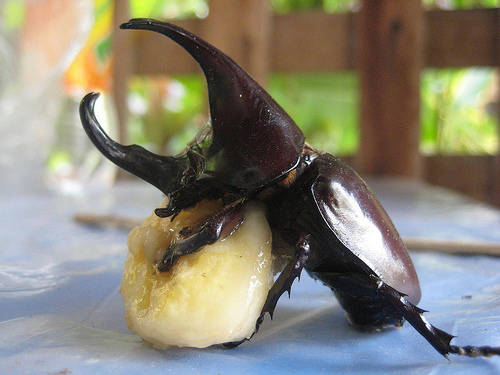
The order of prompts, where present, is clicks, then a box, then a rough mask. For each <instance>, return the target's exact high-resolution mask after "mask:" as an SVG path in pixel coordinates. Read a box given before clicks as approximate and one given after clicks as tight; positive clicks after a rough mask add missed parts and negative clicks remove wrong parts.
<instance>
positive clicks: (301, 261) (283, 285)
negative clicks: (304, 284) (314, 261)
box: [223, 235, 310, 348]
mask: <svg viewBox="0 0 500 375" xmlns="http://www.w3.org/2000/svg"><path fill="white" fill-rule="evenodd" d="M296 247H297V250H296V253H295V258H293V259H292V260H290V262H289V263H288V264H287V266H286V267H285V269H284V270H283V271H282V272H281V273H280V275H279V276H278V278H277V279H276V281H275V282H274V284H273V286H272V287H271V289H270V290H269V293H268V294H267V299H266V302H265V303H264V307H263V308H262V311H261V313H260V316H259V318H258V319H257V322H256V324H255V331H254V333H253V334H252V336H251V337H250V338H252V337H253V335H255V334H256V333H257V332H258V330H259V327H260V325H261V324H262V322H263V321H264V317H265V315H266V313H269V315H270V317H271V319H272V318H273V313H274V309H275V307H276V304H277V303H278V300H279V298H280V297H281V295H282V294H283V293H285V292H288V296H290V290H291V288H292V284H293V282H294V280H295V279H296V278H300V273H301V272H302V269H303V268H304V266H305V264H306V262H307V259H308V257H309V248H310V246H309V241H308V239H307V236H304V235H303V236H301V237H300V239H299V241H298V242H297V244H296ZM246 340H249V339H243V340H240V341H234V342H227V343H224V344H223V345H224V346H225V347H226V348H234V347H236V346H238V345H240V344H241V343H243V342H244V341H246Z"/></svg>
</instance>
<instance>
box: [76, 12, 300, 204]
mask: <svg viewBox="0 0 500 375" xmlns="http://www.w3.org/2000/svg"><path fill="white" fill-rule="evenodd" d="M121 28H122V29H140V30H151V31H155V32H158V33H160V34H163V35H165V36H167V37H169V38H170V39H172V40H173V41H175V42H176V43H178V44H179V45H181V46H182V47H183V48H184V49H185V50H186V51H187V52H188V53H189V54H190V55H191V56H192V57H193V58H194V59H195V60H196V61H197V62H198V64H199V65H200V67H201V69H202V70H203V72H204V74H205V77H206V80H207V87H208V98H209V105H210V117H211V125H212V137H211V142H210V145H209V147H207V148H206V149H204V150H203V152H202V154H203V157H204V158H206V159H207V160H205V161H208V164H207V165H209V166H211V168H212V170H210V173H211V174H212V175H215V176H216V177H217V178H218V179H220V182H221V183H222V184H225V185H228V186H233V187H236V188H238V189H242V190H248V191H252V190H255V189H258V188H260V187H263V186H266V185H269V184H270V183H272V182H274V181H277V180H279V179H281V178H283V177H284V176H285V175H287V174H288V173H289V172H290V171H292V170H293V169H295V168H296V167H297V165H298V164H299V161H300V158H301V154H302V149H303V146H304V135H303V134H302V132H301V131H300V129H299V128H298V127H297V125H296V124H295V123H294V122H293V120H292V119H291V118H290V117H289V116H288V114H287V113H286V112H285V111H284V110H283V109H282V108H281V107H280V106H279V105H278V104H277V103H276V102H275V101H274V100H273V99H272V98H271V96H270V95H269V94H268V93H267V92H266V91H265V90H264V89H263V88H262V87H261V86H260V85H259V84H258V83H257V82H255V80H254V79H252V78H251V77H250V76H249V75H248V74H247V73H246V72H245V71H244V70H243V69H242V68H241V67H239V66H238V65H237V64H236V63H235V62H234V61H233V60H232V59H231V58H229V57H228V56H226V55H225V54H224V53H223V52H221V51H219V50H218V49H217V48H215V47H214V46H212V45H210V44H209V43H207V42H205V41H204V40H202V39H200V38H199V37H197V36H196V35H194V34H192V33H190V32H188V31H186V30H184V29H182V28H180V27H178V26H175V25H172V24H169V23H164V22H159V21H154V20H150V19H132V20H130V21H129V22H127V23H124V24H123V25H121ZM94 101H95V94H89V95H87V97H85V98H84V99H83V101H82V104H81V107H80V115H81V118H82V123H83V126H84V128H85V129H86V131H87V134H88V135H89V137H90V139H91V140H92V141H93V142H94V143H95V144H96V146H97V147H98V148H99V150H100V151H101V152H103V153H104V155H105V156H106V157H108V158H109V159H111V160H112V161H113V162H115V163H116V164H117V165H119V166H120V167H122V168H124V169H126V170H128V171H129V172H131V173H133V174H135V175H137V176H139V177H141V178H143V179H144V180H146V181H148V182H150V183H152V184H153V185H155V186H156V187H158V188H159V189H160V190H162V191H163V192H164V193H165V194H167V195H168V194H170V193H172V192H173V191H175V190H178V189H179V188H181V187H182V176H185V175H186V173H187V174H189V171H191V172H192V171H193V170H194V169H196V168H193V166H192V165H191V164H192V162H193V161H192V158H189V157H186V156H185V155H186V154H184V156H179V157H166V156H159V155H155V154H152V153H150V152H148V151H146V150H144V149H142V148H140V147H138V146H122V145H119V144H117V143H116V142H113V141H111V140H110V139H109V137H107V136H106V134H105V133H104V132H103V131H102V129H101V128H100V127H99V125H98V123H97V121H96V119H95V116H94V115H93V111H92V108H93V102H94ZM201 164H203V165H205V164H206V163H205V162H203V163H201ZM205 172H207V171H205ZM196 173H197V174H198V175H199V174H201V173H203V170H200V169H199V168H198V170H197V171H196ZM158 174H160V175H158Z"/></svg>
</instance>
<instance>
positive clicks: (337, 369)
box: [0, 180, 500, 375]
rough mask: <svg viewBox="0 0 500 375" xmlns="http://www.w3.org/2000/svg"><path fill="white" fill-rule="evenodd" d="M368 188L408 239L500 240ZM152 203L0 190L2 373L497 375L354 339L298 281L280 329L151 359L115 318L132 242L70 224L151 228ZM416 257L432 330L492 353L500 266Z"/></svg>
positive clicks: (326, 302) (408, 341)
mask: <svg viewBox="0 0 500 375" xmlns="http://www.w3.org/2000/svg"><path fill="white" fill-rule="evenodd" d="M371 186H372V188H373V189H374V190H375V192H376V193H377V195H378V196H379V198H380V200H381V201H382V203H383V204H384V206H385V207H386V209H387V210H388V212H389V214H390V215H391V216H392V218H393V220H394V221H395V224H396V226H397V227H398V229H399V230H400V232H401V234H402V235H407V236H413V237H415V236H425V237H433V238H443V239H455V240H456V239H464V240H482V241H500V212H499V211H498V210H494V209H492V208H489V207H487V206H484V205H481V204H478V203H475V202H472V201H469V200H466V199H464V198H462V197H460V196H458V195H456V194H453V193H450V192H448V191H446V190H442V189H438V188H434V187H429V186H426V185H423V184H415V183H409V182H404V181H397V180H395V181H387V180H382V181H373V182H371ZM14 193H15V194H14ZM160 201H161V195H160V194H159V193H158V192H157V191H155V190H153V189H152V188H150V187H148V186H146V185H144V184H142V183H122V184H119V185H117V186H115V187H114V188H112V189H111V190H109V191H101V192H94V193H88V194H86V195H84V196H80V197H78V198H75V197H61V196H57V195H55V194H52V193H49V192H45V191H42V190H39V191H25V192H22V189H18V188H16V189H15V190H14V189H13V188H12V187H8V186H6V185H4V186H2V187H0V204H1V211H0V226H1V228H2V229H1V238H2V246H1V250H0V374H140V373H148V374H233V373H238V374H258V373H265V374H290V373H311V374H332V373H342V374H359V373H364V374H400V373H404V374H455V375H456V374H474V373H481V374H499V373H500V358H499V357H497V358H487V359H484V358H465V357H464V358H463V357H457V356H450V359H451V360H450V361H447V360H446V359H444V358H443V357H442V356H440V355H439V354H438V353H437V352H436V351H435V350H434V349H433V348H432V347H431V346H430V345H429V344H428V343H427V342H426V341H425V340H424V339H423V338H422V337H421V336H420V335H419V334H418V333H416V331H415V330H414V329H413V328H412V327H411V326H410V325H408V324H405V326H404V327H403V328H402V329H387V330H385V331H383V332H377V333H361V332H358V331H356V330H353V329H352V328H351V327H350V326H349V325H348V324H347V321H346V319H345V317H344V313H343V311H342V309H341V308H340V306H339V304H338V303H337V302H336V300H335V298H334V297H333V295H332V293H331V292H330V290H329V289H328V288H326V287H324V286H323V285H322V284H320V283H318V282H315V281H313V280H312V279H310V278H309V277H308V276H307V275H306V273H305V272H304V273H303V276H302V278H301V280H300V282H297V281H296V282H295V283H294V286H293V288H292V296H291V298H290V299H288V298H287V296H283V297H282V298H281V299H280V301H279V303H278V307H277V309H276V312H275V316H274V320H273V321H272V322H271V321H270V320H269V318H266V321H265V322H264V324H263V326H262V328H261V330H260V331H259V333H258V334H257V335H256V336H255V337H254V338H253V339H252V340H251V341H250V342H247V343H244V344H243V345H241V346H239V347H238V348H236V349H231V350H229V349H221V348H220V347H211V348H208V349H188V348H183V349H179V348H172V349H169V350H165V351H160V350H156V349H154V348H152V347H151V346H150V345H149V344H147V343H144V342H142V341H141V339H140V338H139V337H138V336H135V335H133V334H132V333H131V332H130V331H129V330H128V329H127V326H126V323H125V320H124V317H123V308H122V302H121V297H120V294H119V284H120V278H121V269H122V265H123V261H124V258H125V256H126V245H125V244H126V233H125V232H124V231H121V230H114V229H105V230H103V229H97V228H91V227H87V226H83V225H81V224H77V223H75V222H74V221H72V216H73V215H74V214H75V213H77V212H89V211H91V212H93V213H112V214H116V215H126V216H132V217H145V216H146V215H148V214H149V213H150V212H151V210H152V209H153V208H154V207H155V205H156V204H158V203H159V202H160ZM412 256H413V259H414V262H415V265H416V268H417V271H418V273H419V276H420V281H421V285H422V292H423V298H422V301H421V303H420V304H419V306H420V307H422V308H424V309H426V310H429V311H430V312H428V313H426V317H427V318H428V319H429V321H431V322H432V323H433V324H434V325H435V326H437V327H439V328H442V329H444V330H446V331H448V332H450V333H452V334H453V335H456V336H457V338H456V339H454V343H456V344H463V345H467V344H473V345H474V344H475V345H497V346H498V345H500V324H499V323H500V272H499V270H500V259H498V258H494V257H487V256H453V255H444V254H438V253H413V254H412Z"/></svg>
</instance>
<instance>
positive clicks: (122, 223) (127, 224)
mask: <svg viewBox="0 0 500 375" xmlns="http://www.w3.org/2000/svg"><path fill="white" fill-rule="evenodd" d="M73 218H74V220H75V221H77V222H78V223H81V224H85V225H90V226H94V227H99V228H116V229H124V230H131V229H132V228H133V227H136V226H138V225H139V224H140V223H141V221H140V220H137V219H134V218H128V217H123V216H115V215H93V214H76V215H75V216H74V217H73Z"/></svg>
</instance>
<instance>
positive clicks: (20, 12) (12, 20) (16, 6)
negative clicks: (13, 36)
mask: <svg viewBox="0 0 500 375" xmlns="http://www.w3.org/2000/svg"><path fill="white" fill-rule="evenodd" d="M0 5H3V9H2V8H1V7H0V19H1V20H2V23H3V24H4V25H5V27H6V28H7V29H8V30H12V29H17V28H19V27H21V26H22V25H23V22H24V3H23V2H22V1H19V0H7V1H5V3H4V4H0ZM2 13H3V14H2ZM0 29H1V27H0Z"/></svg>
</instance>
